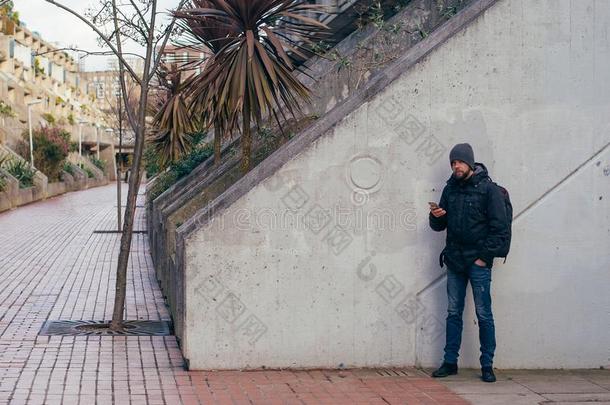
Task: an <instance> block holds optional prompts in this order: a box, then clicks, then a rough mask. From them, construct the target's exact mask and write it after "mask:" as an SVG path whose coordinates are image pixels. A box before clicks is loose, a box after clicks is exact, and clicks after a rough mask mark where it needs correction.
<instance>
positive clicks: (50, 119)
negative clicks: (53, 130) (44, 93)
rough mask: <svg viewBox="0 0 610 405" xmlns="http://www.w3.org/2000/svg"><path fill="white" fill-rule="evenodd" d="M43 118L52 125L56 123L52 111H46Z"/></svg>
mask: <svg viewBox="0 0 610 405" xmlns="http://www.w3.org/2000/svg"><path fill="white" fill-rule="evenodd" d="M42 119H43V120H45V121H46V122H48V123H49V124H51V125H53V124H55V116H54V115H53V114H51V113H44V114H42Z"/></svg>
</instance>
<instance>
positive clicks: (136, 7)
mask: <svg viewBox="0 0 610 405" xmlns="http://www.w3.org/2000/svg"><path fill="white" fill-rule="evenodd" d="M129 2H130V3H131V5H132V6H133V8H135V9H136V12H137V13H138V16H139V17H140V21H142V24H143V25H144V31H146V32H148V31H149V30H150V28H148V23H147V22H146V19H145V18H144V16H143V15H142V12H141V11H140V9H139V8H138V6H137V4H136V3H135V2H134V1H133V0H129Z"/></svg>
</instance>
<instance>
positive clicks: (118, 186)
mask: <svg viewBox="0 0 610 405" xmlns="http://www.w3.org/2000/svg"><path fill="white" fill-rule="evenodd" d="M106 132H107V133H108V135H110V136H112V133H113V132H114V129H112V128H106ZM113 141H114V138H113ZM119 158H120V155H119ZM114 161H115V162H114V163H115V164H116V157H115V159H114ZM116 192H117V203H116V207H117V213H116V214H117V225H118V227H117V230H118V231H119V232H121V208H122V207H121V171H120V166H119V165H116Z"/></svg>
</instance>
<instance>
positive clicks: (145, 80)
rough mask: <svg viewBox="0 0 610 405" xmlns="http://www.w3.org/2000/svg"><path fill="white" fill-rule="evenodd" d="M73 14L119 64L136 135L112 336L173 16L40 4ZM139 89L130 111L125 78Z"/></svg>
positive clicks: (134, 5)
mask: <svg viewBox="0 0 610 405" xmlns="http://www.w3.org/2000/svg"><path fill="white" fill-rule="evenodd" d="M44 1H46V2H47V3H50V4H53V5H55V6H57V7H59V8H60V9H62V10H64V11H66V12H68V13H70V14H72V15H73V16H74V17H76V18H78V19H79V20H80V21H81V22H82V23H84V24H86V25H87V26H88V27H89V28H91V29H92V30H93V31H94V32H95V33H96V34H97V35H98V38H99V40H100V43H101V44H102V45H104V46H105V47H106V48H108V49H109V50H110V51H111V52H112V53H113V54H114V55H115V56H116V58H117V60H118V64H119V81H120V86H121V93H122V96H123V106H125V108H126V113H127V118H128V122H129V125H130V126H131V128H132V130H133V132H134V134H135V145H134V158H133V167H132V171H131V176H130V178H129V191H128V193H127V208H126V211H125V221H124V224H123V230H122V235H121V245H120V251H119V260H118V265H117V281H116V288H115V300H114V310H113V315H112V321H111V323H110V325H109V328H110V329H111V330H112V331H122V330H123V321H124V312H125V294H126V286H127V265H128V260H129V253H130V249H131V242H132V235H133V222H134V218H135V210H136V199H137V197H138V190H139V188H140V180H141V164H142V151H143V149H144V141H145V134H146V112H147V108H146V107H147V104H148V91H149V85H150V83H151V80H152V78H153V77H154V75H155V72H156V71H157V69H158V68H159V64H160V63H161V58H162V56H163V51H164V49H165V46H166V45H167V43H168V41H169V38H170V36H171V35H172V34H173V33H174V31H175V17H171V19H170V20H169V22H167V23H165V24H163V23H162V22H160V19H161V16H160V14H161V13H160V12H159V11H158V9H157V3H158V1H157V0H121V1H120V3H118V2H117V0H100V1H99V2H98V4H97V6H95V7H92V8H90V9H88V10H87V11H86V12H85V13H80V12H78V11H76V10H74V9H72V8H70V7H67V6H66V5H65V4H63V3H60V2H58V1H55V0H44ZM185 3H186V0H180V3H179V4H178V5H177V7H176V9H175V10H173V11H174V12H175V11H179V10H180V9H181V8H182V7H183V5H184V4H185ZM129 40H131V41H134V42H136V43H137V44H139V45H141V46H142V47H143V48H144V56H142V59H143V65H144V68H143V71H142V72H141V74H138V72H137V70H138V69H136V67H135V66H133V64H130V63H128V62H127V60H126V58H125V53H124V52H123V47H124V44H125V42H126V41H129ZM126 75H129V76H130V77H131V79H132V80H133V81H134V82H135V83H136V84H137V85H138V86H139V87H140V99H139V103H138V105H137V108H135V109H134V108H130V107H129V105H130V104H129V100H128V94H129V92H128V90H127V84H126V80H125V76H126Z"/></svg>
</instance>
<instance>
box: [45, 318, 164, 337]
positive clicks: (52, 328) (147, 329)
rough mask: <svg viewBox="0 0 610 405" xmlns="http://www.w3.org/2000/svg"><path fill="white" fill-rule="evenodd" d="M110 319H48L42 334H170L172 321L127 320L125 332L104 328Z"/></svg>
mask: <svg viewBox="0 0 610 405" xmlns="http://www.w3.org/2000/svg"><path fill="white" fill-rule="evenodd" d="M109 322H110V321H46V322H45V323H44V325H42V328H41V329H40V332H39V333H38V334H39V335H40V336H170V335H172V334H173V333H172V323H171V322H170V321H125V322H124V325H125V330H124V331H123V332H114V331H111V330H109V329H107V328H103V325H104V324H107V323H109Z"/></svg>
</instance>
